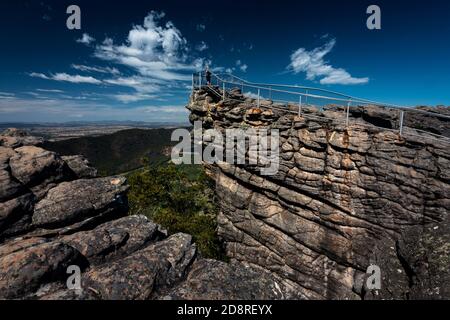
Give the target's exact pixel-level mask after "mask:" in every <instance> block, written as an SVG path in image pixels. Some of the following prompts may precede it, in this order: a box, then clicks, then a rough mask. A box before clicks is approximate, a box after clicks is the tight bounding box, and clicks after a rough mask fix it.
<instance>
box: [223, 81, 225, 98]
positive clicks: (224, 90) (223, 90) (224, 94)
mask: <svg viewBox="0 0 450 320" xmlns="http://www.w3.org/2000/svg"><path fill="white" fill-rule="evenodd" d="M223 101H225V82H224V83H223Z"/></svg>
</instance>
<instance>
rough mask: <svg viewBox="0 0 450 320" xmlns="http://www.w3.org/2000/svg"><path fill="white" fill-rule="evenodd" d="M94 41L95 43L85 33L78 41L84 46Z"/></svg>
mask: <svg viewBox="0 0 450 320" xmlns="http://www.w3.org/2000/svg"><path fill="white" fill-rule="evenodd" d="M94 41H95V39H94V38H93V37H91V36H90V35H89V34H87V33H83V35H82V36H81V38H80V39H78V40H77V42H78V43H83V44H91V43H92V42H94Z"/></svg>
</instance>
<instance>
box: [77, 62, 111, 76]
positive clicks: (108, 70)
mask: <svg viewBox="0 0 450 320" xmlns="http://www.w3.org/2000/svg"><path fill="white" fill-rule="evenodd" d="M72 68H73V69H75V70H79V71H85V72H98V73H109V74H113V75H118V74H120V71H119V70H118V69H117V68H110V67H93V66H85V65H81V64H72Z"/></svg>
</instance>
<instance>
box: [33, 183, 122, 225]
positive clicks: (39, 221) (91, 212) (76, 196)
mask: <svg viewBox="0 0 450 320" xmlns="http://www.w3.org/2000/svg"><path fill="white" fill-rule="evenodd" d="M125 182H126V179H125V178H122V177H117V178H113V177H109V178H96V179H79V180H75V181H71V182H62V183H60V184H59V185H58V186H56V187H54V188H53V189H51V190H50V191H49V192H48V193H47V195H46V196H45V198H44V199H42V200H41V201H39V202H38V203H37V204H36V208H35V211H34V214H33V225H35V226H37V227H46V228H56V227H60V226H67V225H70V224H72V223H75V222H79V221H82V220H84V219H86V218H88V217H92V216H96V215H99V214H102V213H104V212H108V214H109V215H110V216H112V217H114V216H120V215H123V214H124V213H126V210H127V209H128V205H127V200H126V197H125V194H126V192H127V190H128V187H127V186H126V185H125Z"/></svg>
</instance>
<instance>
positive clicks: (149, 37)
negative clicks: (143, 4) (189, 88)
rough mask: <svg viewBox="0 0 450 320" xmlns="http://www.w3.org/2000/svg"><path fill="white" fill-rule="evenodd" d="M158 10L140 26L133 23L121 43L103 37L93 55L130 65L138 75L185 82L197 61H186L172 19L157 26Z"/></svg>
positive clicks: (183, 42) (182, 40)
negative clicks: (124, 40) (123, 41)
mask: <svg viewBox="0 0 450 320" xmlns="http://www.w3.org/2000/svg"><path fill="white" fill-rule="evenodd" d="M163 16H164V14H162V13H156V12H154V11H152V12H151V13H150V14H148V15H147V17H146V18H145V19H144V24H143V25H136V26H134V27H133V28H132V29H131V30H130V31H129V33H128V37H127V41H126V42H125V43H124V44H120V45H119V44H118V45H116V44H114V42H113V41H112V40H111V39H109V38H107V39H106V40H105V41H104V42H103V44H102V45H99V46H97V48H96V52H95V55H96V56H97V57H98V58H100V59H103V60H108V61H113V62H116V63H118V64H122V65H124V66H127V67H130V68H133V69H134V70H136V71H137V72H138V73H139V74H141V75H142V76H146V77H149V78H154V79H163V80H167V81H189V80H190V79H191V76H190V74H189V75H188V74H186V72H188V71H189V72H190V71H192V70H194V69H196V68H197V66H198V64H199V63H198V61H197V62H196V61H193V62H191V63H188V62H187V60H188V54H187V53H188V48H187V40H186V39H185V38H184V37H183V36H182V34H181V32H180V31H179V30H178V29H177V28H176V27H175V25H174V24H173V23H172V22H170V21H169V22H167V23H166V24H165V25H163V26H161V25H160V19H161V18H162V17H163Z"/></svg>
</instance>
